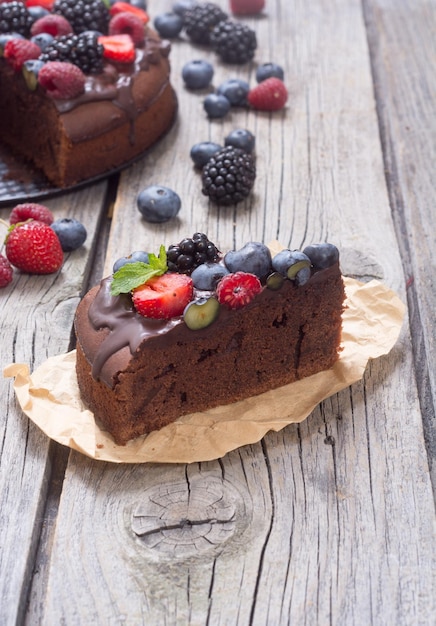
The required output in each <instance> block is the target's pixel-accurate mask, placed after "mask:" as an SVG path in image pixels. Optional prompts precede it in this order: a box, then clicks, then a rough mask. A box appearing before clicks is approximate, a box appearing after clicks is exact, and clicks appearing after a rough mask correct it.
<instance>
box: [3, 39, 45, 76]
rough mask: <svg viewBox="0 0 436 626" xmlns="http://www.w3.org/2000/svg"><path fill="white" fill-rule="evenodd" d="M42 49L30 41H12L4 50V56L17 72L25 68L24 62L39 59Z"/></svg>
mask: <svg viewBox="0 0 436 626" xmlns="http://www.w3.org/2000/svg"><path fill="white" fill-rule="evenodd" d="M40 54H41V48H40V47H39V46H37V45H36V43H33V42H32V41H29V40H28V39H10V40H9V41H8V42H7V43H6V45H5V48H4V51H3V56H4V57H5V59H6V60H7V62H8V63H9V64H10V65H12V67H13V68H14V70H15V71H16V72H19V71H20V70H21V68H22V67H23V63H24V61H29V60H30V59H37V58H38V57H39V55H40Z"/></svg>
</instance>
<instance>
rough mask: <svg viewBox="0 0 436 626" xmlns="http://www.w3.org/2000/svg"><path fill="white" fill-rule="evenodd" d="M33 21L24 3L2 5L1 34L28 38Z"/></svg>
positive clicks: (0, 11) (5, 3)
mask: <svg viewBox="0 0 436 626" xmlns="http://www.w3.org/2000/svg"><path fill="white" fill-rule="evenodd" d="M32 23H33V19H32V16H31V15H30V13H29V11H28V10H27V8H26V7H25V6H24V4H23V3H22V2H4V3H2V4H0V33H19V34H20V35H23V37H28V36H29V34H30V27H31V26H32Z"/></svg>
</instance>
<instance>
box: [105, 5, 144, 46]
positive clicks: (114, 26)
mask: <svg viewBox="0 0 436 626" xmlns="http://www.w3.org/2000/svg"><path fill="white" fill-rule="evenodd" d="M109 35H130V37H131V39H132V41H133V43H134V44H135V45H140V44H142V43H143V41H144V39H145V31H144V23H143V22H142V21H141V19H140V18H139V17H138V16H136V15H135V14H134V13H130V12H128V11H124V12H122V13H117V14H116V15H114V16H113V18H112V19H111V21H110V22H109Z"/></svg>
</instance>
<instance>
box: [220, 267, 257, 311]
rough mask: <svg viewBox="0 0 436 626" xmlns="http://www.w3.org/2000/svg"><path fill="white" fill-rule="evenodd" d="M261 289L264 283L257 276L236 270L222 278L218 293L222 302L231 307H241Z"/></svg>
mask: <svg viewBox="0 0 436 626" xmlns="http://www.w3.org/2000/svg"><path fill="white" fill-rule="evenodd" d="M261 291H262V284H261V282H260V280H259V279H258V277H257V276H255V275H254V274H248V273H247V272H235V273H234V274H227V276H224V277H223V278H222V279H221V280H220V282H219V283H218V286H217V289H216V295H217V298H218V302H219V303H220V304H223V305H224V306H227V307H228V308H229V309H241V308H242V307H244V306H246V305H247V304H249V303H250V302H251V301H252V300H253V298H254V297H255V296H257V294H258V293H260V292H261Z"/></svg>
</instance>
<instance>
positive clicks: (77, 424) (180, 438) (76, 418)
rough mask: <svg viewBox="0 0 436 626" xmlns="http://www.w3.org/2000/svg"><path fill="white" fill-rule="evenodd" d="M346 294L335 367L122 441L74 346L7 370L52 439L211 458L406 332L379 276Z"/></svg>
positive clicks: (333, 385)
mask: <svg viewBox="0 0 436 626" xmlns="http://www.w3.org/2000/svg"><path fill="white" fill-rule="evenodd" d="M344 282H345V289H346V294H347V300H346V309H345V311H344V315H343V331H342V348H343V349H342V351H341V353H340V358H339V360H338V361H337V363H336V364H335V365H334V367H333V368H332V369H330V370H326V371H324V372H320V373H319V374H315V375H314V376H310V377H308V378H305V379H303V380H300V381H298V382H296V383H291V384H289V385H285V386H284V387H280V388H279V389H275V390H272V391H268V392H266V393H263V394H260V395H258V396H253V397H251V398H248V399H247V400H242V401H241V402H236V403H234V404H230V405H227V406H221V407H217V408H215V409H211V410H209V411H204V412H201V413H192V414H190V415H185V416H184V417H181V418H179V419H178V420H177V421H176V422H174V423H173V424H170V425H168V426H165V427H164V428H162V429H161V430H159V431H155V432H152V433H150V434H149V435H144V436H143V437H139V438H138V439H135V440H133V441H131V442H129V443H128V444H127V445H126V446H118V445H116V444H115V443H114V441H113V439H112V437H111V436H110V435H109V433H107V432H106V431H105V430H103V428H102V427H101V425H99V424H98V423H96V422H95V420H94V416H93V414H92V413H91V412H90V411H89V410H87V409H86V408H85V407H84V405H83V404H82V402H81V399H80V394H79V389H78V386H77V379H76V374H75V358H76V357H75V351H73V352H69V353H68V354H61V355H59V356H55V357H52V358H49V359H48V360H47V361H46V362H45V363H43V364H42V365H41V366H40V367H38V369H37V370H35V371H34V372H33V374H32V375H30V373H29V368H28V366H27V365H25V364H18V363H16V364H12V365H9V366H7V367H6V368H5V369H4V376H5V377H14V378H15V382H14V389H15V393H16V396H17V398H18V402H19V403H20V406H21V408H22V409H23V411H24V413H25V414H26V415H27V416H28V417H29V418H30V419H31V420H32V421H33V422H35V424H37V425H38V426H39V427H40V428H41V429H42V430H43V431H44V432H45V433H46V434H47V435H48V436H49V437H51V438H52V439H54V440H55V441H58V442H59V443H61V444H63V445H65V446H69V447H70V448H72V449H73V450H78V451H79V452H82V453H83V454H85V455H87V456H89V457H91V458H93V459H98V460H100V461H111V462H114V463H146V462H155V463H156V462H160V463H190V462H194V461H209V460H212V459H217V458H220V457H222V456H224V455H225V454H226V453H227V452H229V451H230V450H234V449H235V448H238V447H240V446H243V445H246V444H250V443H255V442H257V441H260V439H262V437H263V436H264V435H265V434H266V433H267V432H268V431H269V430H275V431H278V430H281V429H282V428H284V427H285V426H286V425H288V424H291V423H294V422H301V421H303V420H304V419H305V418H306V417H307V416H308V415H309V414H310V413H311V411H312V410H313V409H314V408H315V407H316V405H317V404H319V402H321V401H322V400H324V399H325V398H328V397H329V396H331V395H333V394H334V393H337V392H338V391H340V390H341V389H344V388H345V387H348V386H349V385H351V384H352V383H354V382H356V381H358V380H359V379H360V378H362V376H363V373H364V371H365V367H366V365H367V362H368V360H369V359H374V358H376V357H379V356H381V355H383V354H387V353H388V352H389V351H390V349H391V348H392V347H393V345H394V344H395V342H396V340H397V338H398V335H399V333H400V330H401V325H402V321H403V317H404V311H405V306H404V304H403V303H402V302H401V301H400V300H399V298H398V297H397V296H396V294H395V293H394V292H393V291H391V290H390V289H388V288H387V287H386V286H384V285H383V284H382V283H380V282H378V281H371V282H369V283H366V284H363V283H360V282H358V281H356V280H354V279H351V278H346V277H345V278H344Z"/></svg>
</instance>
